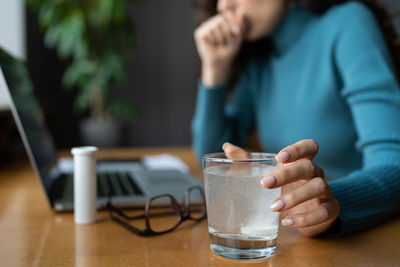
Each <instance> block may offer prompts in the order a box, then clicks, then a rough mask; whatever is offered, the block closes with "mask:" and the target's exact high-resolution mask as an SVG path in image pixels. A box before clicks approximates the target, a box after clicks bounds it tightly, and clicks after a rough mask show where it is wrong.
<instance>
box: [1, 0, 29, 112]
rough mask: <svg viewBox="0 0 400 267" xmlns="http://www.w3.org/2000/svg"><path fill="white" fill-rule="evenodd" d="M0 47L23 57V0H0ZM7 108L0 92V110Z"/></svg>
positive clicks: (20, 57) (18, 56) (15, 55)
mask: <svg viewBox="0 0 400 267" xmlns="http://www.w3.org/2000/svg"><path fill="white" fill-rule="evenodd" d="M0 47H2V48H3V49H4V50H6V51H7V52H8V53H10V54H11V55H13V56H14V57H17V58H19V59H25V13H24V4H23V0H12V1H11V0H0ZM3 109H8V103H7V101H6V99H5V95H4V93H3V92H0V110H3Z"/></svg>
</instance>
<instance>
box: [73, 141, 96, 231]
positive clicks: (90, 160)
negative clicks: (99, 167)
mask: <svg viewBox="0 0 400 267" xmlns="http://www.w3.org/2000/svg"><path fill="white" fill-rule="evenodd" d="M97 151H98V149H97V147H94V146H86V147H74V148H72V149H71V153H72V155H74V215H75V223H77V224H88V223H94V222H95V221H96V197H97V188H96V152H97Z"/></svg>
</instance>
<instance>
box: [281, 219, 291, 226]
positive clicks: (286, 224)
mask: <svg viewBox="0 0 400 267" xmlns="http://www.w3.org/2000/svg"><path fill="white" fill-rule="evenodd" d="M282 225H284V226H293V225H294V219H293V218H292V217H287V218H285V219H283V220H282Z"/></svg>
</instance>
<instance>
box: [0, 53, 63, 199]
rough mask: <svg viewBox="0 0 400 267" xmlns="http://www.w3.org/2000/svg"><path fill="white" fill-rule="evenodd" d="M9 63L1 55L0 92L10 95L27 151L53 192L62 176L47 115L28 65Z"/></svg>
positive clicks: (15, 62)
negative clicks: (46, 120) (37, 94)
mask: <svg viewBox="0 0 400 267" xmlns="http://www.w3.org/2000/svg"><path fill="white" fill-rule="evenodd" d="M8 60H9V62H7V64H5V63H4V62H3V61H4V57H2V55H0V90H2V91H3V94H4V95H6V96H8V100H9V104H10V109H11V112H12V114H13V117H14V119H15V122H16V124H17V127H18V130H19V132H20V135H21V139H22V141H23V143H24V146H25V149H26V152H27V154H28V156H29V159H30V161H31V163H32V164H33V165H34V166H33V167H34V169H35V170H36V171H37V172H38V174H39V176H40V178H41V179H42V183H43V185H44V186H45V187H46V191H47V192H49V190H48V189H49V186H50V184H51V182H52V180H53V179H52V177H54V178H55V177H56V176H57V175H58V173H57V174H56V173H54V167H55V166H56V164H57V155H56V150H55V148H54V144H53V140H52V138H51V136H50V134H49V132H48V131H47V129H46V127H45V122H44V117H43V113H42V111H41V109H40V106H39V104H38V102H37V100H36V98H35V96H34V93H33V86H32V84H31V83H30V81H29V78H28V77H29V75H28V71H27V69H26V68H25V65H24V64H23V63H21V62H18V61H16V60H13V59H10V58H8Z"/></svg>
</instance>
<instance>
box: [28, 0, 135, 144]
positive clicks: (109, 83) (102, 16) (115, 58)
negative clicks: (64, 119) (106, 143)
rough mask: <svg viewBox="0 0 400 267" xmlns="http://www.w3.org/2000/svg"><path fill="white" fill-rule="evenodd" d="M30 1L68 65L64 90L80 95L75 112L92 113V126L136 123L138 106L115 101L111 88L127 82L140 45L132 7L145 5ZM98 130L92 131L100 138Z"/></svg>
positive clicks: (119, 0) (126, 0)
mask: <svg viewBox="0 0 400 267" xmlns="http://www.w3.org/2000/svg"><path fill="white" fill-rule="evenodd" d="M26 2H27V5H28V6H29V7H31V8H33V9H34V10H35V11H36V12H37V14H38V22H39V25H40V28H41V29H42V30H43V32H44V43H45V45H46V46H47V47H48V48H52V49H55V50H56V51H57V54H58V56H59V57H60V58H62V59H64V60H66V62H67V63H68V66H67V68H66V70H65V72H64V74H63V77H62V85H63V87H64V88H76V89H77V90H78V91H77V95H76V99H75V102H74V110H75V111H77V112H85V111H89V114H90V117H89V120H87V121H89V124H90V123H91V125H92V126H93V123H97V124H99V123H102V124H108V125H111V124H115V121H116V120H115V118H118V119H119V120H121V119H122V120H130V119H132V118H134V116H135V115H136V109H135V108H134V106H133V105H132V104H131V103H130V102H129V101H126V100H121V99H116V98H113V97H112V96H111V94H110V89H111V88H112V87H113V86H115V85H116V84H117V83H118V82H121V81H122V80H123V79H124V76H125V75H124V74H125V71H124V63H125V61H126V59H127V58H128V56H129V54H130V53H131V52H132V50H133V48H134V44H135V32H134V30H133V27H132V24H131V23H130V21H129V15H128V4H130V3H131V2H142V1H141V0H26ZM111 127H115V125H114V126H111ZM89 128H90V127H89ZM98 130H99V129H97V130H92V131H93V132H97V135H99V132H98ZM100 130H101V129H100ZM101 131H105V130H104V129H103V130H101ZM103 133H104V132H102V134H103ZM84 134H85V133H84ZM89 134H90V133H89ZM89 138H90V137H89ZM84 139H88V138H87V137H86V138H85V137H84ZM95 139H96V137H95V136H92V141H91V143H92V144H96V141H95ZM86 142H90V141H88V140H86ZM100 145H102V144H100ZM110 145H113V144H110Z"/></svg>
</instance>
